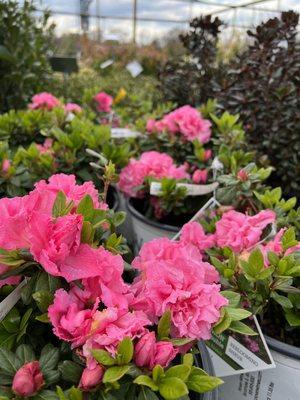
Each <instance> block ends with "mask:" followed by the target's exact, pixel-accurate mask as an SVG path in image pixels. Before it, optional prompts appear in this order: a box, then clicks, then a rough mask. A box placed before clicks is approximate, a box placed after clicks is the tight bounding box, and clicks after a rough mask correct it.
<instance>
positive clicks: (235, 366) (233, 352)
mask: <svg viewBox="0 0 300 400" xmlns="http://www.w3.org/2000/svg"><path fill="white" fill-rule="evenodd" d="M243 322H244V323H247V324H249V326H251V328H252V329H253V330H254V331H256V332H257V335H256V336H248V335H243V334H239V333H236V332H231V333H229V332H225V333H221V334H220V335H216V334H213V336H212V339H211V340H208V341H206V342H205V344H206V346H207V348H208V352H209V355H210V357H211V360H212V363H213V365H214V369H215V373H216V376H220V377H224V376H231V375H236V374H242V373H248V372H257V371H261V370H264V369H270V368H275V363H274V360H273V357H272V355H271V353H270V350H269V348H268V346H267V343H266V341H265V338H264V336H263V334H262V331H261V328H260V326H259V323H258V321H257V318H256V317H255V316H254V317H253V318H252V319H248V320H246V321H243Z"/></svg>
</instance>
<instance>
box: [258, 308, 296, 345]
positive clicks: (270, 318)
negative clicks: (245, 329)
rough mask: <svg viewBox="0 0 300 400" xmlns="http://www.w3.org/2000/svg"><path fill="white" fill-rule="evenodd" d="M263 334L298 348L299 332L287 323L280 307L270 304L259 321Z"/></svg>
mask: <svg viewBox="0 0 300 400" xmlns="http://www.w3.org/2000/svg"><path fill="white" fill-rule="evenodd" d="M260 325H261V328H262V330H263V332H264V334H266V335H268V336H270V337H271V338H273V339H276V340H279V341H280V342H283V343H286V344H289V345H291V346H295V347H300V330H299V328H292V327H290V326H289V324H288V323H287V321H286V319H285V317H284V315H283V313H282V309H281V307H280V306H278V307H277V305H275V304H272V306H271V307H270V308H269V310H268V312H267V313H266V314H265V315H264V318H263V319H262V320H260Z"/></svg>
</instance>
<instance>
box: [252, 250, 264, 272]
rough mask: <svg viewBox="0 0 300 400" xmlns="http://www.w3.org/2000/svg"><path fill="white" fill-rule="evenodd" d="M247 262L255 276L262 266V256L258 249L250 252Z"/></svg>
mask: <svg viewBox="0 0 300 400" xmlns="http://www.w3.org/2000/svg"><path fill="white" fill-rule="evenodd" d="M248 264H250V266H251V269H252V270H253V272H254V276H256V275H257V274H258V273H259V272H260V271H261V270H262V269H263V268H264V257H263V254H262V252H261V250H260V249H258V248H257V249H255V250H253V251H252V252H251V254H250V256H249V259H248Z"/></svg>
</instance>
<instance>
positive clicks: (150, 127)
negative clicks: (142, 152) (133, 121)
mask: <svg viewBox="0 0 300 400" xmlns="http://www.w3.org/2000/svg"><path fill="white" fill-rule="evenodd" d="M155 124H156V121H155V120H154V119H152V118H150V119H148V121H147V125H146V129H147V132H149V133H153V132H154V131H155Z"/></svg>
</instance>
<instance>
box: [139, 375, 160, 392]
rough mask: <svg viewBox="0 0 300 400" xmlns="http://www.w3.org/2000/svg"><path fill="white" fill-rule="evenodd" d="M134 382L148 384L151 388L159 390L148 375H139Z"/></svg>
mask: <svg viewBox="0 0 300 400" xmlns="http://www.w3.org/2000/svg"><path fill="white" fill-rule="evenodd" d="M133 383H136V384H137V385H143V386H148V387H149V388H150V389H151V390H154V391H157V390H158V386H157V385H156V384H155V383H154V381H153V380H152V379H151V378H150V376H148V375H140V376H138V377H137V378H136V379H135V380H134V381H133Z"/></svg>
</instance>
